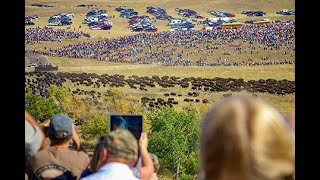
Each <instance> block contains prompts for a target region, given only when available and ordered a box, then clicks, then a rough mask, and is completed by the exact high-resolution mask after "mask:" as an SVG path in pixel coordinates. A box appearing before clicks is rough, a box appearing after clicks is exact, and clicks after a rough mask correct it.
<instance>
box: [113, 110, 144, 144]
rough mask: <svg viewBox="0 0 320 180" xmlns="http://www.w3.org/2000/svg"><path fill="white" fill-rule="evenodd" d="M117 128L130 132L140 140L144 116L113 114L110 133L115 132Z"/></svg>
mask: <svg viewBox="0 0 320 180" xmlns="http://www.w3.org/2000/svg"><path fill="white" fill-rule="evenodd" d="M117 128H124V129H127V130H129V131H130V132H131V133H132V134H133V135H134V137H135V138H136V139H137V140H139V138H140V136H141V133H142V131H143V116H142V115H131V114H130V115H124V114H112V115H110V131H113V130H115V129H117Z"/></svg>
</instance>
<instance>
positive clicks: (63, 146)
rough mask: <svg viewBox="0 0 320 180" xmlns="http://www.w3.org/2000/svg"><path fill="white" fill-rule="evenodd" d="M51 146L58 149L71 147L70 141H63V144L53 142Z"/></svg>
mask: <svg viewBox="0 0 320 180" xmlns="http://www.w3.org/2000/svg"><path fill="white" fill-rule="evenodd" d="M50 147H51V148H53V149H57V150H60V149H68V148H69V142H66V143H62V144H51V145H50Z"/></svg>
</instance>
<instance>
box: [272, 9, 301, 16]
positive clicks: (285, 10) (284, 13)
mask: <svg viewBox="0 0 320 180" xmlns="http://www.w3.org/2000/svg"><path fill="white" fill-rule="evenodd" d="M276 13H277V14H282V15H295V14H296V13H295V11H293V10H288V9H282V10H280V11H277V12H276Z"/></svg>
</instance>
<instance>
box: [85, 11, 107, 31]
mask: <svg viewBox="0 0 320 180" xmlns="http://www.w3.org/2000/svg"><path fill="white" fill-rule="evenodd" d="M82 23H83V24H88V26H89V28H90V29H91V30H110V29H111V28H112V22H111V21H110V20H109V19H108V14H107V11H106V10H96V9H94V10H90V11H89V12H88V13H87V14H86V18H85V19H84V21H83V22H82Z"/></svg>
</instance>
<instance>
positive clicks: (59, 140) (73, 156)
mask: <svg viewBox="0 0 320 180" xmlns="http://www.w3.org/2000/svg"><path fill="white" fill-rule="evenodd" d="M47 135H48V137H49V139H50V142H51V144H50V146H49V147H47V148H45V149H43V150H41V151H39V152H38V153H37V154H36V155H35V156H33V157H31V158H30V159H29V162H28V165H27V167H28V168H27V173H28V177H29V179H43V178H57V177H59V178H64V179H75V178H76V179H78V178H79V177H80V174H81V172H82V171H83V170H84V169H85V168H86V166H87V165H88V163H89V156H88V155H87V154H86V153H85V152H83V149H82V148H81V146H80V138H79V136H78V134H77V133H76V131H75V127H74V125H73V123H72V120H71V118H70V117H68V116H66V115H64V114H56V115H54V116H52V117H51V118H50V123H49V127H48V131H47ZM71 139H72V140H73V142H74V143H75V145H76V150H77V151H74V150H71V149H69V141H70V140H71Z"/></svg>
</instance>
